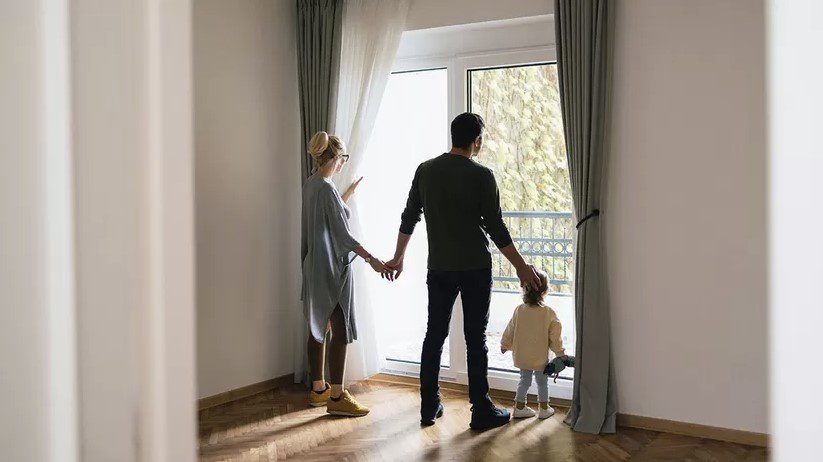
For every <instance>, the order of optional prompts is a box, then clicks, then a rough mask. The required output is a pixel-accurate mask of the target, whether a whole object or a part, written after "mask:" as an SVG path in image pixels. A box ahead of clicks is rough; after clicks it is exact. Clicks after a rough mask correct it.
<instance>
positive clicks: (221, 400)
mask: <svg viewBox="0 0 823 462" xmlns="http://www.w3.org/2000/svg"><path fill="white" fill-rule="evenodd" d="M293 383H294V374H286V375H284V376H281V377H275V378H273V379H269V380H264V381H262V382H257V383H253V384H251V385H246V386H245V387H240V388H235V389H233V390H229V391H224V392H223V393H218V394H216V395H213V396H207V397H205V398H200V399H198V400H197V409H198V410H200V411H202V410H204V409H208V408H210V407H215V406H219V405H221V404H226V403H230V402H232V401H237V400H238V399H243V398H247V397H249V396H254V395H256V394H258V393H263V392H264V391H269V390H274V389H275V388H280V387H283V386H288V385H291V384H293Z"/></svg>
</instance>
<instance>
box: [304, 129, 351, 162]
mask: <svg viewBox="0 0 823 462" xmlns="http://www.w3.org/2000/svg"><path fill="white" fill-rule="evenodd" d="M345 153H346V145H345V143H343V140H341V139H340V138H339V137H337V136H335V135H329V134H328V133H326V132H323V131H320V132H317V133H315V134H314V136H312V137H311V140H309V155H310V156H311V158H312V159H314V168H315V170H316V169H318V168H320V167H322V166H323V165H325V164H326V162H328V161H330V160H333V159H336V158H337V157H339V156H342V155H343V154H345Z"/></svg>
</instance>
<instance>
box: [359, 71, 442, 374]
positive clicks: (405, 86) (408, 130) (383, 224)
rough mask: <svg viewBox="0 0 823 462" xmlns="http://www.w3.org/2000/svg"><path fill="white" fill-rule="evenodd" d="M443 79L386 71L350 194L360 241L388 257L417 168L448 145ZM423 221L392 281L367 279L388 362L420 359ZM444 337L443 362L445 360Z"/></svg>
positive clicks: (423, 317)
mask: <svg viewBox="0 0 823 462" xmlns="http://www.w3.org/2000/svg"><path fill="white" fill-rule="evenodd" d="M447 85H448V81H447V73H446V70H445V69H436V70H427V71H416V72H405V73H397V74H392V75H391V76H390V77H389V82H388V85H387V87H386V92H385V95H384V96H383V101H382V103H381V106H380V111H379V113H378V116H377V121H376V123H375V126H374V131H373V132H372V137H371V141H370V142H369V146H368V149H367V152H366V155H367V156H368V157H367V159H366V161H365V162H364V165H363V168H362V174H363V176H364V178H365V179H364V180H363V183H361V185H360V187H359V188H358V191H357V200H358V203H359V204H360V216H361V220H362V224H363V228H364V239H363V242H364V245H365V246H366V248H368V249H369V250H370V251H372V252H376V254H377V256H378V257H379V258H385V259H388V258H391V256H392V255H393V254H394V246H395V242H396V240H397V232H398V228H399V226H400V213H401V212H402V211H403V208H404V207H405V204H406V196H407V194H408V191H409V186H411V181H412V177H414V172H415V170H416V169H417V166H418V165H419V164H420V163H421V162H423V161H425V160H427V159H430V158H432V157H435V156H437V155H439V154H442V153H443V152H444V151H445V150H446V149H447V146H448V138H447V135H448V127H449V120H448V86H447ZM427 257H428V246H427V243H426V226H425V223H424V222H421V223H419V224H418V225H417V227H416V228H415V231H414V236H413V237H412V240H411V243H410V244H409V248H408V250H407V252H406V259H405V268H404V271H403V274H402V276H401V277H400V279H398V280H397V281H395V282H393V283H389V282H386V281H384V280H382V279H380V278H372V279H370V281H371V289H372V295H373V297H372V302H373V303H375V309H376V311H377V326H378V331H379V332H378V333H377V334H378V335H379V340H380V344H381V348H382V350H383V352H384V353H385V356H386V358H387V359H394V360H400V361H406V362H413V363H419V362H420V350H421V347H422V346H423V337H424V336H425V334H426V319H427V317H428V314H427V309H426V307H427V300H428V292H427V288H426V260H427ZM448 345H449V340H448V339H446V343H445V345H444V352H443V357H442V365H443V366H448V365H449V353H448Z"/></svg>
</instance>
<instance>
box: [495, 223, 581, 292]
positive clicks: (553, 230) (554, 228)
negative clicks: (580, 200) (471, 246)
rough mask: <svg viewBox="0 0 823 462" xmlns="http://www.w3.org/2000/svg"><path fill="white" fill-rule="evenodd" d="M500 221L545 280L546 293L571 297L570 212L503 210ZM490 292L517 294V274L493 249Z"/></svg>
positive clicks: (571, 249) (572, 256)
mask: <svg viewBox="0 0 823 462" xmlns="http://www.w3.org/2000/svg"><path fill="white" fill-rule="evenodd" d="M503 221H505V222H506V225H507V226H508V228H509V232H510V233H511V235H512V240H513V241H514V244H515V246H516V247H517V249H518V250H519V251H520V253H521V254H522V255H523V256H524V257H526V259H527V260H528V261H530V263H531V264H533V265H534V266H535V267H537V268H538V269H541V270H543V271H544V272H545V273H546V274H547V275H548V277H549V286H550V287H549V292H551V293H558V294H571V292H572V288H571V283H572V279H573V277H574V243H573V236H574V223H573V221H572V213H571V212H543V211H534V212H526V211H507V212H503ZM492 279H493V281H494V285H493V290H494V291H496V292H519V291H520V284H519V280H518V279H517V273H516V272H515V271H514V268H513V267H512V266H511V264H510V263H509V262H508V261H507V260H506V258H505V257H503V255H502V254H501V253H500V252H499V251H498V250H497V249H494V250H493V251H492Z"/></svg>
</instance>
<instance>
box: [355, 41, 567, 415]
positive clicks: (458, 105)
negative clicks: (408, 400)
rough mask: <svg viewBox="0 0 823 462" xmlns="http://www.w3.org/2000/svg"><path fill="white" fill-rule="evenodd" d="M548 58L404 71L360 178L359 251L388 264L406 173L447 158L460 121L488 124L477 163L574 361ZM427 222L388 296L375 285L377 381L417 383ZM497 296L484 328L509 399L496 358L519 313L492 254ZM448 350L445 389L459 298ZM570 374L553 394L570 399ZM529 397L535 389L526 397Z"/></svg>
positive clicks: (461, 62) (507, 376) (540, 54)
mask: <svg viewBox="0 0 823 462" xmlns="http://www.w3.org/2000/svg"><path fill="white" fill-rule="evenodd" d="M553 61H554V52H553V50H552V49H549V48H540V49H535V50H531V51H518V52H502V53H493V54H484V55H482V56H463V57H452V58H442V59H414V60H401V61H400V62H399V63H398V64H397V67H396V72H395V73H394V74H392V76H391V78H390V79H389V84H388V87H387V90H386V94H385V96H384V101H383V103H382V105H381V109H380V113H379V115H378V119H377V123H376V126H375V129H374V134H373V137H372V141H371V142H370V144H369V148H368V149H369V152H368V153H367V155H368V160H367V165H366V167H365V171H364V174H365V176H366V181H364V183H363V186H361V188H362V195H360V196H359V197H360V199H361V203H362V207H361V208H362V217H363V224H364V228H366V234H367V235H366V236H364V237H365V241H366V242H369V243H370V244H371V243H372V242H377V243H378V244H377V245H378V246H379V247H380V248H381V249H383V250H384V251H385V252H384V253H385V255H390V254H391V253H392V251H393V245H394V240H395V238H396V235H397V227H398V225H399V220H400V211H402V208H403V205H404V203H405V198H406V194H407V192H408V187H409V185H410V184H411V178H412V176H413V174H414V169H415V167H416V166H417V164H419V163H420V162H422V161H423V160H426V159H429V158H432V157H435V156H437V155H439V154H441V153H443V152H445V151H447V150H448V147H449V138H448V126H449V123H450V121H451V119H452V118H453V117H455V116H456V115H458V114H459V113H461V112H464V111H471V112H476V113H479V114H481V115H482V116H483V117H484V119H485V121H486V133H485V143H484V149H483V151H481V153H480V156H479V157H478V158H477V159H476V160H477V161H478V162H480V163H482V164H484V165H486V166H488V167H489V168H491V169H492V170H494V172H495V177H496V178H497V182H498V186H499V188H500V194H501V206H502V208H503V210H504V212H503V213H504V219H505V221H506V223H507V225H508V226H509V230H510V231H511V233H512V237H513V239H514V242H515V245H516V246H517V247H518V249H519V250H520V252H521V253H522V254H523V255H524V256H525V257H526V259H527V260H528V261H530V262H531V263H532V264H534V265H535V266H536V267H537V268H540V269H542V270H543V271H545V272H546V273H547V274H548V276H549V279H550V281H551V288H550V292H551V293H550V295H549V297H548V298H547V303H548V304H549V305H550V306H552V307H553V308H554V309H555V311H556V312H557V314H558V316H559V317H560V319H561V322H562V323H563V327H564V331H563V338H564V343H565V344H566V345H565V346H566V348H567V350H569V351H570V352H573V351H574V342H575V338H574V337H575V336H574V332H575V325H574V321H575V319H574V303H573V298H572V295H571V294H572V292H573V291H572V279H573V275H574V268H573V263H574V259H573V241H572V236H573V234H572V231H573V230H574V225H573V221H572V220H573V219H572V214H571V190H570V186H569V178H568V168H567V163H566V151H565V143H564V139H563V125H562V117H561V115H560V100H559V94H558V88H557V69H556V65H555V64H554V62H553ZM426 254H427V244H426V236H425V226H424V223H421V224H420V225H418V227H417V228H416V230H415V234H414V236H413V237H412V243H411V246H410V249H409V253H408V254H407V257H406V263H405V266H406V271H405V273H404V274H403V276H402V277H401V279H400V281H398V282H397V283H396V284H395V285H392V286H387V285H386V284H379V283H376V284H374V287H373V288H374V291H373V294H374V295H375V296H376V297H379V300H381V302H380V304H379V305H380V306H382V305H383V304H384V302H385V305H386V307H385V309H383V308H380V309H378V314H377V322H378V330H379V331H380V334H379V338H380V341H381V347H382V352H383V354H384V355H385V359H386V367H385V369H384V372H388V373H394V374H407V375H416V374H417V373H418V372H419V361H420V348H421V346H422V343H423V336H424V334H425V324H426V299H427V293H426V286H425V273H426ZM492 255H493V268H492V270H493V277H494V286H493V292H492V302H491V310H490V312H491V314H490V319H489V326H488V329H487V335H488V337H487V346H488V348H489V383H490V385H491V387H492V388H496V389H503V390H514V389H515V388H516V386H517V379H518V377H517V374H516V373H517V369H516V368H515V367H514V366H513V364H512V359H511V354H510V353H507V354H505V355H503V354H501V353H500V336H501V334H502V332H503V329H504V328H505V327H506V324H507V323H508V321H509V319H510V317H511V314H512V312H513V310H514V309H515V308H516V307H517V305H519V304H520V303H521V300H520V290H519V284H518V282H517V278H516V275H515V274H514V271H513V268H512V267H511V265H510V264H509V263H508V262H507V261H506V260H505V258H503V257H502V256H501V255H500V254H499V252H497V251H496V249H492ZM455 305H456V306H455V309H454V314H453V316H452V325H451V327H450V335H449V338H448V339H447V341H446V345H445V347H444V353H443V358H442V369H441V380H446V381H455V382H458V383H463V384H466V383H467V381H468V376H467V373H466V349H465V348H466V347H465V340H464V338H463V315H462V306H461V302H460V298H459V297H458V299H457V302H456V304H455ZM572 375H573V374H572V371H568V373H566V374H563V375H561V378H560V380H558V381H557V383H554V384H552V386H551V387H550V389H551V394H552V396H555V397H560V398H567V399H568V398H570V397H571V379H572ZM533 391H534V390H533Z"/></svg>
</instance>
